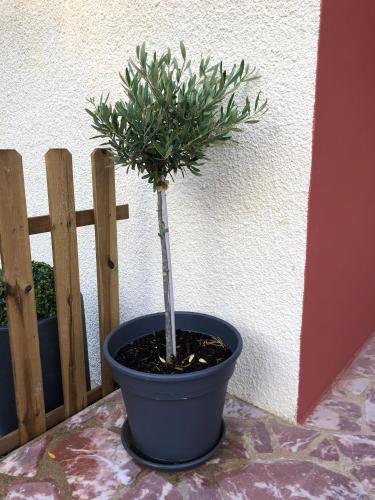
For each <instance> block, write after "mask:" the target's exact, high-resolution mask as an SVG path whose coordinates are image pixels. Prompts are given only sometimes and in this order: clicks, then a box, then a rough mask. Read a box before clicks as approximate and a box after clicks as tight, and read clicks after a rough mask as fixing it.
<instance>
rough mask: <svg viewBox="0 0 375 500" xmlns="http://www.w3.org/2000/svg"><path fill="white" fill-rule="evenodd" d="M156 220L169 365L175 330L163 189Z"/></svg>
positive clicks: (165, 203) (167, 228)
mask: <svg viewBox="0 0 375 500" xmlns="http://www.w3.org/2000/svg"><path fill="white" fill-rule="evenodd" d="M158 219H159V237H160V243H161V255H162V262H163V288H164V306H165V345H166V362H167V363H171V361H172V358H173V357H174V356H176V328H175V316H174V298H173V282H172V263H171V251H170V245H169V227H168V211H167V195H166V192H165V189H162V190H158Z"/></svg>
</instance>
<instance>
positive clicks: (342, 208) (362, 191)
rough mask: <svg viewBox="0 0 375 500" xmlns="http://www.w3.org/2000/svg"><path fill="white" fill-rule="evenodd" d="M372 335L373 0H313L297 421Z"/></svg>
mask: <svg viewBox="0 0 375 500" xmlns="http://www.w3.org/2000/svg"><path fill="white" fill-rule="evenodd" d="M374 330H375V0H323V2H322V8H321V26H320V39H319V50H318V65H317V83H316V103H315V120H314V131H313V154H312V170H311V185H310V195H309V211H308V231H307V255H306V270H305V292H304V305H303V318H302V333H301V365H300V381H299V401H298V420H299V421H302V420H303V419H304V418H305V417H306V416H307V414H308V413H309V411H310V410H311V409H312V407H313V406H314V404H316V403H317V401H318V399H319V398H320V396H321V395H322V393H323V392H324V391H325V390H326V389H327V388H328V387H329V385H330V383H331V382H332V381H333V379H334V378H335V376H336V375H337V374H338V373H339V372H340V371H341V370H342V369H343V368H344V367H345V365H346V364H348V362H349V361H350V360H351V359H352V357H353V356H354V354H355V353H356V351H357V350H358V349H359V348H360V347H361V345H362V344H363V343H364V342H365V340H366V339H367V337H368V336H369V335H370V334H371V333H372V332H373V331H374Z"/></svg>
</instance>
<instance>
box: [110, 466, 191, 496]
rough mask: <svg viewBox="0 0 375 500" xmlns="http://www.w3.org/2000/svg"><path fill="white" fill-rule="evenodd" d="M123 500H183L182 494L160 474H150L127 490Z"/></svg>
mask: <svg viewBox="0 0 375 500" xmlns="http://www.w3.org/2000/svg"><path fill="white" fill-rule="evenodd" d="M117 498H120V499H121V500H182V498H183V497H182V495H181V493H180V492H179V491H178V490H177V488H176V487H175V486H173V484H172V483H170V482H169V481H167V480H165V479H164V478H163V477H162V476H161V475H160V474H157V473H156V472H150V473H148V474H147V475H145V476H143V477H142V478H141V479H140V480H139V481H137V483H136V484H135V485H134V486H132V487H131V488H130V489H129V490H127V491H126V492H125V493H124V495H123V496H119V497H117Z"/></svg>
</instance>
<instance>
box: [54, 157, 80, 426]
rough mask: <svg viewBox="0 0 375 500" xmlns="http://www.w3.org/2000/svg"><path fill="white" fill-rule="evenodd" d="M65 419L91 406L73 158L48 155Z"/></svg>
mask: <svg viewBox="0 0 375 500" xmlns="http://www.w3.org/2000/svg"><path fill="white" fill-rule="evenodd" d="M45 162H46V170H47V186H48V201H49V210H50V220H51V237H52V251H53V262H54V270H55V286H56V305H57V320H58V329H59V343H60V357H61V374H62V382H63V393H64V406H65V416H66V417H68V416H70V415H73V414H74V413H77V412H78V411H80V410H81V409H82V408H84V407H86V406H87V392H86V391H87V386H86V374H85V359H84V341H83V325H82V311H81V301H80V286H79V268H78V247H77V231H76V216H75V204H74V187H73V170H72V157H71V154H70V153H69V151H68V150H66V149H50V150H49V151H48V153H47V154H46V155H45Z"/></svg>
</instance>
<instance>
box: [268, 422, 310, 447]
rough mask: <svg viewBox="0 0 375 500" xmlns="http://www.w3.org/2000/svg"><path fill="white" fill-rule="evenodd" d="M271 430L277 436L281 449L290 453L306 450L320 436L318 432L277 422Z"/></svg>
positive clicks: (273, 423)
mask: <svg viewBox="0 0 375 500" xmlns="http://www.w3.org/2000/svg"><path fill="white" fill-rule="evenodd" d="M271 429H272V431H273V432H274V434H275V435H276V436H277V439H278V441H279V444H280V448H284V449H286V450H288V451H289V452H290V453H295V452H297V451H300V450H304V449H305V448H307V447H308V446H309V444H310V443H311V442H312V441H313V440H314V439H315V438H316V437H318V436H319V432H318V431H314V430H312V429H304V428H303V427H297V426H291V425H286V424H282V423H280V422H277V421H276V420H275V421H273V422H272V424H271Z"/></svg>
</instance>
